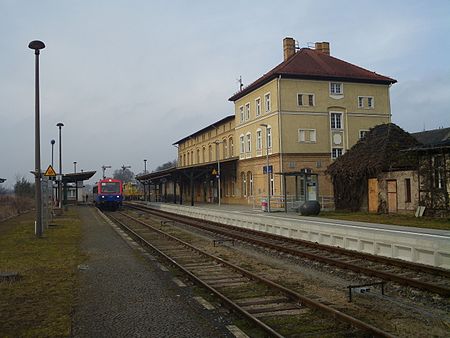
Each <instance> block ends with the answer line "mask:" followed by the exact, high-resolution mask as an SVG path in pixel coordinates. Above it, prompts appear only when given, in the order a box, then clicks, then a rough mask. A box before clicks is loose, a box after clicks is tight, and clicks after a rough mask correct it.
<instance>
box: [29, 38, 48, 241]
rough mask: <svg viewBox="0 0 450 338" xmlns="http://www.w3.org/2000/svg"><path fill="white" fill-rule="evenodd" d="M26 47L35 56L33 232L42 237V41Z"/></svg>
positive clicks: (33, 42)
mask: <svg viewBox="0 0 450 338" xmlns="http://www.w3.org/2000/svg"><path fill="white" fill-rule="evenodd" d="M28 48H30V49H34V55H35V56H36V57H35V106H34V111H35V122H34V130H35V133H34V136H35V139H34V146H35V147H34V167H35V169H34V178H35V188H36V228H35V234H36V236H38V237H42V232H43V227H42V190H41V141H40V140H41V134H40V118H39V114H40V112H39V105H40V102H39V54H40V50H41V49H43V48H45V45H44V43H43V42H42V41H39V40H34V41H31V42H30V43H29V44H28Z"/></svg>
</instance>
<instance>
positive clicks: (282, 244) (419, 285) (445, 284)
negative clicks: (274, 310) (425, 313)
mask: <svg viewBox="0 0 450 338" xmlns="http://www.w3.org/2000/svg"><path fill="white" fill-rule="evenodd" d="M127 207H129V208H133V209H136V210H140V211H143V212H148V213H151V214H153V215H156V216H158V217H162V218H166V219H170V220H173V221H176V222H180V223H182V224H188V225H190V226H193V227H196V228H200V229H202V230H205V231H208V232H210V233H213V234H215V236H221V237H224V238H233V239H237V240H240V241H244V242H247V243H252V244H256V245H258V246H261V247H264V248H268V249H271V250H276V251H278V252H282V253H286V254H290V255H292V256H295V257H303V258H307V259H309V260H312V261H317V262H321V263H325V264H328V265H330V266H336V267H339V268H341V269H345V270H350V271H353V272H356V273H358V274H362V275H365V276H370V277H373V278H377V279H379V280H381V281H385V282H388V281H389V282H395V283H397V284H400V285H403V286H407V287H411V288H415V289H419V290H423V291H428V292H431V293H434V294H438V295H440V296H443V297H450V270H445V269H440V268H435V267H431V266H427V265H422V264H417V263H412V262H407V261H402V260H396V259H392V258H387V257H382V256H375V255H370V254H364V253H360V252H356V251H350V250H345V249H342V248H338V247H332V246H326V245H321V244H318V243H313V242H308V241H303V240H298V239H292V238H287V237H282V236H278V235H273V234H267V233H263V232H258V231H254V230H250V229H244V228H239V227H235V226H230V225H224V224H219V223H213V222H207V221H203V220H199V219H194V218H189V217H186V216H180V215H176V214H173V213H167V212H163V211H160V210H155V209H151V208H148V207H144V206H140V205H135V204H127Z"/></svg>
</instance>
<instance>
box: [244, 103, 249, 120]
mask: <svg viewBox="0 0 450 338" xmlns="http://www.w3.org/2000/svg"><path fill="white" fill-rule="evenodd" d="M249 119H250V102H247V103H246V104H245V120H249Z"/></svg>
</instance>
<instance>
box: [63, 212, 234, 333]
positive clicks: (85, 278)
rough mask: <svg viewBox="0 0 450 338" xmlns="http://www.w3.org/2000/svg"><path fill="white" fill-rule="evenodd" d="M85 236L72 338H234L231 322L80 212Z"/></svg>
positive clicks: (94, 218)
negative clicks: (83, 257)
mask: <svg viewBox="0 0 450 338" xmlns="http://www.w3.org/2000/svg"><path fill="white" fill-rule="evenodd" d="M78 210H79V214H80V217H81V219H82V221H83V225H82V229H83V232H84V237H83V241H82V243H81V246H82V250H83V251H84V252H85V253H86V254H87V255H88V257H89V258H88V260H87V261H86V262H85V264H84V265H83V266H80V271H79V273H80V274H81V276H80V288H79V292H78V296H77V305H76V307H75V311H74V316H73V326H72V336H73V337H233V336H232V335H231V334H230V332H229V331H228V330H227V329H226V327H225V325H228V324H229V323H228V320H227V319H226V318H224V317H223V316H221V315H220V314H219V311H212V312H211V311H208V310H206V309H204V308H202V307H201V306H200V305H199V304H198V303H197V301H195V300H193V299H192V296H193V295H191V291H192V290H191V289H190V288H189V287H186V288H180V287H178V286H176V285H175V283H174V282H173V281H172V278H173V276H172V274H171V273H169V272H164V271H161V269H160V268H158V265H157V264H156V262H155V261H152V260H150V259H148V258H144V256H143V255H142V253H140V252H139V251H137V250H134V249H132V248H131V247H130V245H129V244H127V242H125V241H124V240H123V239H122V237H120V236H119V234H118V233H117V232H116V231H115V230H114V229H113V228H112V227H111V225H109V224H108V223H106V222H105V220H104V219H103V218H101V217H100V216H99V214H98V212H97V211H96V210H95V209H94V208H88V207H79V209H78Z"/></svg>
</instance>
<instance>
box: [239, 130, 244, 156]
mask: <svg viewBox="0 0 450 338" xmlns="http://www.w3.org/2000/svg"><path fill="white" fill-rule="evenodd" d="M239 143H240V146H241V147H240V153H241V154H243V153H245V141H244V134H241V135H240V136H239Z"/></svg>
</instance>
